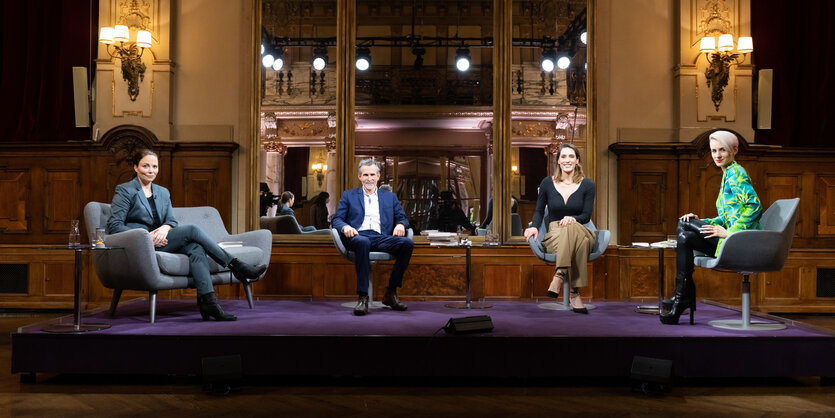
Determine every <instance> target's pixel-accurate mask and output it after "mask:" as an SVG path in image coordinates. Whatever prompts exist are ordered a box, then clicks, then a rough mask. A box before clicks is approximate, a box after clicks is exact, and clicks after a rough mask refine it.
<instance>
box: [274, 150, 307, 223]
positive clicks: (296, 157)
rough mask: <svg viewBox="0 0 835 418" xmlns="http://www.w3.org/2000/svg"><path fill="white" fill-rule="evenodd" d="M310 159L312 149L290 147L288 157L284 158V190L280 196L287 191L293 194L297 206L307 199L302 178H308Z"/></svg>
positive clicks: (279, 192)
mask: <svg viewBox="0 0 835 418" xmlns="http://www.w3.org/2000/svg"><path fill="white" fill-rule="evenodd" d="M309 158H310V148H308V147H289V148H287V155H285V156H284V183H283V184H284V190H279V191H278V194H281V193H282V192H286V191H291V192H293V195H294V196H296V203H297V204H301V203H302V201H304V199H305V198H306V196H305V195H303V194H302V178H303V177H305V176H307V160H308V159H309ZM314 181H315V180H314ZM279 209H280V208H279Z"/></svg>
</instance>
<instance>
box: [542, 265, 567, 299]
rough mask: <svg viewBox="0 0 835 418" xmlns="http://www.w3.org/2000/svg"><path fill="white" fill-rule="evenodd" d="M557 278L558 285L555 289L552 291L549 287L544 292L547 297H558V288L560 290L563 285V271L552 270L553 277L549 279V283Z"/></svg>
mask: <svg viewBox="0 0 835 418" xmlns="http://www.w3.org/2000/svg"><path fill="white" fill-rule="evenodd" d="M557 280H559V285H557V286H556V288H557V291H556V292H554V291H553V290H550V288H549V289H548V291H547V292H545V296H548V297H549V298H554V299H558V298H559V297H560V290H562V285H563V283H565V272H561V271H559V270H557V271H555V272H554V278H553V279H552V280H551V285H553V284H554V282H555V281H557Z"/></svg>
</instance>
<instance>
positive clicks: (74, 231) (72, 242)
mask: <svg viewBox="0 0 835 418" xmlns="http://www.w3.org/2000/svg"><path fill="white" fill-rule="evenodd" d="M78 223H79V220H78V219H75V220H72V221H70V238H69V241H68V242H67V246H69V247H71V248H76V247H80V246H81V233H80V232H79V229H78Z"/></svg>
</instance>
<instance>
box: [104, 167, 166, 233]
mask: <svg viewBox="0 0 835 418" xmlns="http://www.w3.org/2000/svg"><path fill="white" fill-rule="evenodd" d="M151 190H152V191H153V193H154V203H155V206H156V207H157V213H158V214H159V219H160V221H162V224H163V225H171V227H176V226H177V220H176V219H174V208H173V207H172V206H171V194H170V193H168V189H166V188H165V187H162V186H157V185H156V184H151ZM110 210H111V213H110V219H108V220H107V233H108V234H115V233H117V232H122V231H128V230H131V229H136V228H142V229H144V230H146V231H151V230H152V229H153V226H154V214H153V212H151V205H150V204H149V203H148V198H146V197H145V193H143V192H142V185H141V184H140V183H139V179H138V178H134V179H133V180H131V181H129V182H127V183H122V184H120V185H118V186H116V194H115V195H113V203H112V204H111V205H110Z"/></svg>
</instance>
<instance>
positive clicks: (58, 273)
mask: <svg viewBox="0 0 835 418" xmlns="http://www.w3.org/2000/svg"><path fill="white" fill-rule="evenodd" d="M43 266H44V279H43V295H44V296H66V297H69V298H72V297H73V295H74V294H75V262H74V260H73V262H72V263H67V262H51V261H47V262H44V264H43ZM67 277H70V278H73V280H67Z"/></svg>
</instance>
